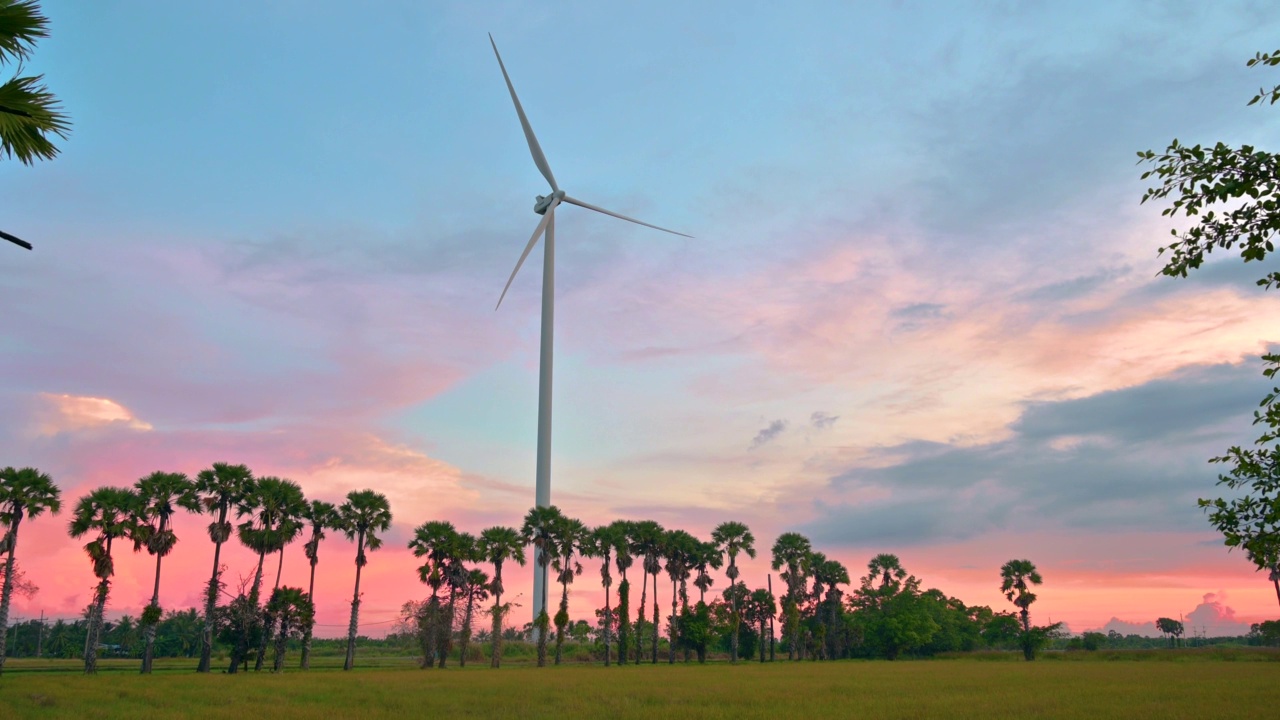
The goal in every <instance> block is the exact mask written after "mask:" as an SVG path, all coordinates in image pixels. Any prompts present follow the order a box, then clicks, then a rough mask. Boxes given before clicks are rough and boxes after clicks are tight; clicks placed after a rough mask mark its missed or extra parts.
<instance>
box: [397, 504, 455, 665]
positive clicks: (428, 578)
mask: <svg viewBox="0 0 1280 720" xmlns="http://www.w3.org/2000/svg"><path fill="white" fill-rule="evenodd" d="M458 538H459V535H458V530H457V528H455V527H454V526H453V523H451V522H447V521H444V520H431V521H428V522H425V523H423V524H421V525H419V526H418V527H417V528H415V529H414V531H413V539H412V540H410V541H409V549H410V550H412V551H413V555H414V557H425V558H426V561H425V562H423V564H422V565H421V566H420V567H419V568H418V578H419V579H420V580H422V582H424V583H426V584H427V585H428V586H429V587H430V588H431V599H430V600H428V601H427V607H426V608H425V609H424V610H423V613H424V618H423V619H424V620H425V625H426V626H425V628H424V629H423V630H424V639H425V641H426V645H425V648H424V652H423V658H422V662H423V664H422V667H423V668H432V667H435V663H436V661H439V662H440V667H444V655H445V652H446V648H447V646H448V638H449V636H450V635H451V634H452V633H453V616H452V614H449V615H448V617H446V613H445V611H444V610H443V609H441V603H440V588H442V587H444V586H445V585H446V584H449V585H450V586H452V583H451V582H450V571H451V564H452V563H456V562H457V559H456V557H457V551H458V545H459V540H458ZM450 594H452V590H451V592H450ZM450 613H452V608H450Z"/></svg>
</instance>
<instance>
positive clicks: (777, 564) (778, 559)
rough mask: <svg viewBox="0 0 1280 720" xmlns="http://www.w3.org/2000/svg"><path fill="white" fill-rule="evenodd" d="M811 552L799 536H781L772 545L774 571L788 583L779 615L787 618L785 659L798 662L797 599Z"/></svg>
mask: <svg viewBox="0 0 1280 720" xmlns="http://www.w3.org/2000/svg"><path fill="white" fill-rule="evenodd" d="M811 552H813V547H812V545H810V543H809V538H806V537H805V536H803V535H801V534H800V533H793V532H789V533H783V534H782V535H779V536H778V539H777V540H776V541H775V542H774V543H773V569H774V570H782V579H783V581H784V582H786V583H787V594H786V595H784V596H783V598H782V612H783V613H784V615H785V617H786V620H785V622H784V624H783V630H782V631H783V633H784V634H785V635H786V636H787V638H788V640H789V642H788V644H787V659H788V660H795V659H797V653H796V651H797V650H798V649H799V648H800V599H801V595H802V594H803V593H804V586H805V577H804V573H803V566H804V565H805V563H806V562H807V560H808V557H809V553H811ZM784 568H785V569H784Z"/></svg>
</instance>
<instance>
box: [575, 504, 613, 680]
mask: <svg viewBox="0 0 1280 720" xmlns="http://www.w3.org/2000/svg"><path fill="white" fill-rule="evenodd" d="M617 546H618V533H617V527H616V526H615V525H601V526H599V527H596V528H594V529H592V530H591V533H590V535H589V536H588V537H587V540H586V542H584V543H583V544H582V554H583V555H584V556H586V557H593V558H599V559H600V584H601V585H602V586H603V587H604V618H603V619H602V621H601V623H600V635H601V639H602V640H603V641H604V666H605V667H609V663H610V662H611V658H610V648H609V636H610V635H611V634H612V631H613V611H612V609H610V607H609V592H610V590H612V588H613V576H612V575H610V574H609V565H610V564H611V563H612V561H613V550H614V548H615V547H617Z"/></svg>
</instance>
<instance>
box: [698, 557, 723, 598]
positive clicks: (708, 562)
mask: <svg viewBox="0 0 1280 720" xmlns="http://www.w3.org/2000/svg"><path fill="white" fill-rule="evenodd" d="M723 564H724V557H723V556H721V555H720V548H719V547H718V546H717V545H716V543H714V542H704V543H698V552H697V553H696V554H695V555H694V558H693V570H694V571H695V573H696V575H695V576H694V578H693V585H694V587H696V588H698V602H700V603H704V604H705V603H706V602H707V590H708V589H709V588H710V587H711V586H712V585H715V584H716V582H715V580H714V579H713V578H712V577H711V574H710V573H708V572H707V570H709V569H710V570H719V569H720V567H721V566H722V565H723Z"/></svg>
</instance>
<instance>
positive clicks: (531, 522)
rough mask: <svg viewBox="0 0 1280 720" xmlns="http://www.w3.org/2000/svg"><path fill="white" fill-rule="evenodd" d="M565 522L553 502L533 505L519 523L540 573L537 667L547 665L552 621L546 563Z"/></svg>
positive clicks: (553, 553)
mask: <svg viewBox="0 0 1280 720" xmlns="http://www.w3.org/2000/svg"><path fill="white" fill-rule="evenodd" d="M563 521H564V514H563V513H561V512H560V508H558V507H556V506H555V505H547V506H545V507H534V508H532V509H530V510H529V512H528V513H527V514H526V515H525V516H524V524H522V525H521V526H520V537H521V538H522V539H523V540H524V542H525V544H526V545H532V546H533V547H534V551H535V552H534V559H535V560H536V561H537V563H538V568H539V570H540V571H541V573H542V612H541V613H540V614H539V615H538V617H536V618H534V620H533V631H534V634H535V635H536V636H537V642H538V667H545V666H546V664H547V634H548V633H549V632H550V628H551V622H550V617H549V616H548V615H547V566H548V565H550V564H551V558H553V557H555V556H556V555H558V554H559V552H560V551H559V548H557V547H556V544H555V543H556V539H557V537H558V533H557V530H558V528H559V526H560V524H561V523H562V522H563Z"/></svg>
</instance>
